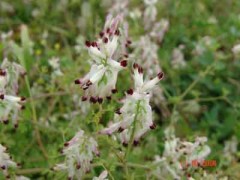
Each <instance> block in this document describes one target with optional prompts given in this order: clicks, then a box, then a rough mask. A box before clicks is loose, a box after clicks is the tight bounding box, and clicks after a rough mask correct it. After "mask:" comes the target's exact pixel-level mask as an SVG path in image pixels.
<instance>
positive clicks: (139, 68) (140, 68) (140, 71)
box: [138, 66, 143, 74]
mask: <svg viewBox="0 0 240 180" xmlns="http://www.w3.org/2000/svg"><path fill="white" fill-rule="evenodd" d="M138 73H140V74H142V73H143V68H142V67H141V66H139V67H138Z"/></svg>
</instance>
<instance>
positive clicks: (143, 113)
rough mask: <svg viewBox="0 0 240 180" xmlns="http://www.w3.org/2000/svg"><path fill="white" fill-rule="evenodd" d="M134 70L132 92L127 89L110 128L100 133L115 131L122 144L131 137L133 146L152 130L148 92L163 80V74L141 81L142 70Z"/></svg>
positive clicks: (136, 66)
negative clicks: (118, 133)
mask: <svg viewBox="0 0 240 180" xmlns="http://www.w3.org/2000/svg"><path fill="white" fill-rule="evenodd" d="M133 68H134V75H133V79H134V86H135V88H134V90H133V89H129V90H128V91H127V94H126V98H125V99H124V100H123V106H122V107H121V108H120V109H119V110H117V111H116V114H115V116H114V121H115V123H113V124H112V125H110V127H108V128H106V129H103V130H102V131H101V133H103V134H109V135H110V134H112V133H113V132H115V131H119V132H121V134H120V137H121V141H122V143H123V144H128V142H129V141H131V137H133V142H134V144H137V143H138V141H139V139H140V138H141V136H142V135H143V134H144V133H146V132H147V131H148V130H149V129H154V128H155V126H156V125H155V124H154V123H153V120H152V108H151V106H150V105H149V101H150V97H151V95H150V92H151V90H152V89H153V88H154V87H155V85H156V84H157V83H158V82H159V81H160V80H161V79H162V78H163V73H162V72H160V73H158V75H157V77H155V78H153V79H152V80H150V81H143V69H142V67H141V66H139V65H138V64H134V65H133Z"/></svg>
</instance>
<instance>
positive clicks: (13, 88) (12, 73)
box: [0, 59, 25, 127]
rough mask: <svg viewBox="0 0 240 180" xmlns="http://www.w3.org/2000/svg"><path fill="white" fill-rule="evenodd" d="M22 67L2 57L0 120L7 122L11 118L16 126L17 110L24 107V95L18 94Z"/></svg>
mask: <svg viewBox="0 0 240 180" xmlns="http://www.w3.org/2000/svg"><path fill="white" fill-rule="evenodd" d="M24 74H25V71H24V69H23V68H22V67H21V66H20V65H18V64H16V63H11V62H9V61H8V60H7V59H4V61H3V62H2V64H1V66H0V122H3V123H5V124H6V123H8V119H9V118H11V119H12V121H13V124H14V126H15V127H17V126H18V112H19V111H20V110H21V109H23V108H24V106H23V103H24V102H25V98H24V97H19V96H18V95H17V94H18V79H19V76H20V75H24Z"/></svg>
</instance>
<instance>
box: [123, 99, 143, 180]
mask: <svg viewBox="0 0 240 180" xmlns="http://www.w3.org/2000/svg"><path fill="white" fill-rule="evenodd" d="M140 102H141V101H140V100H139V101H138V102H137V107H136V114H135V116H134V120H133V130H132V133H131V136H130V140H129V143H128V147H127V151H126V153H125V156H124V159H125V160H124V168H125V172H126V176H127V179H129V171H128V166H127V162H126V160H127V157H128V154H129V153H130V151H131V148H132V144H133V142H134V134H135V130H136V122H137V117H138V114H139V109H140Z"/></svg>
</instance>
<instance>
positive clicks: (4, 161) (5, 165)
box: [0, 144, 17, 176]
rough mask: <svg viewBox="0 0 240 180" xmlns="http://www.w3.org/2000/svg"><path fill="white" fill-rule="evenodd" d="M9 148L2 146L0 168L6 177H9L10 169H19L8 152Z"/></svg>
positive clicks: (0, 147)
mask: <svg viewBox="0 0 240 180" xmlns="http://www.w3.org/2000/svg"><path fill="white" fill-rule="evenodd" d="M6 151H7V148H6V147H4V146H3V145H1V144H0V168H1V170H2V171H3V174H4V175H5V176H8V169H9V168H15V167H17V163H15V162H14V161H13V160H12V159H11V157H10V155H9V154H8V153H7V152H6Z"/></svg>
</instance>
